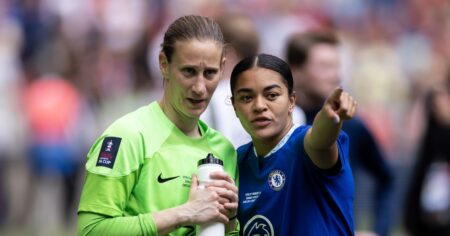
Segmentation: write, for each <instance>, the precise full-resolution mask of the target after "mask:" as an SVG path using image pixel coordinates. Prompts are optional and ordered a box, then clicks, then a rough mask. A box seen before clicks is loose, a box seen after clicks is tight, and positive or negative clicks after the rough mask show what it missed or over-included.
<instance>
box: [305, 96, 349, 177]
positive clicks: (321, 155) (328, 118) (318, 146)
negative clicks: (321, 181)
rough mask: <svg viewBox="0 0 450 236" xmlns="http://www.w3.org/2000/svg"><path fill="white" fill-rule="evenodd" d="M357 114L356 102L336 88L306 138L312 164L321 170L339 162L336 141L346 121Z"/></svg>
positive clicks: (306, 149) (306, 147)
mask: <svg viewBox="0 0 450 236" xmlns="http://www.w3.org/2000/svg"><path fill="white" fill-rule="evenodd" d="M355 112H356V101H355V99H353V97H352V96H350V94H348V93H347V92H344V91H343V90H342V88H336V89H335V90H334V92H333V94H331V96H329V97H328V98H327V100H326V101H325V103H324V105H323V107H322V109H321V110H320V111H319V113H317V115H316V117H315V119H314V122H313V124H312V127H311V129H309V130H308V133H307V134H306V136H305V141H304V144H303V145H304V147H305V151H306V153H307V154H308V156H309V157H310V158H311V160H312V162H313V163H314V164H315V165H316V166H317V167H319V168H321V169H330V168H332V167H333V166H334V165H335V164H336V163H337V161H338V158H339V157H338V149H337V144H336V140H337V138H338V136H339V133H340V132H341V127H342V123H343V121H344V120H348V119H351V118H352V117H353V116H354V115H355Z"/></svg>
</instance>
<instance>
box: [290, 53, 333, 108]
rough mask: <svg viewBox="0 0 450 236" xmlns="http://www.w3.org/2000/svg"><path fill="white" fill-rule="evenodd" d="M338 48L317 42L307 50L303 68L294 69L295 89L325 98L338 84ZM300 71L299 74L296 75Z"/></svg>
mask: <svg viewBox="0 0 450 236" xmlns="http://www.w3.org/2000/svg"><path fill="white" fill-rule="evenodd" d="M339 66H340V64H339V53H338V49H337V48H336V47H335V46H333V45H329V44H317V45H315V46H313V47H312V48H311V49H310V51H309V58H308V61H307V63H306V64H305V65H304V67H303V68H301V69H297V70H295V72H293V73H296V74H297V75H294V78H295V82H294V84H295V85H296V87H295V90H296V91H305V92H306V93H307V94H309V95H310V96H314V97H316V98H318V99H326V98H327V97H328V96H329V95H330V94H331V93H332V91H333V90H334V89H335V88H336V87H337V86H339V85H340V82H341V81H340V78H339ZM298 73H300V75H298Z"/></svg>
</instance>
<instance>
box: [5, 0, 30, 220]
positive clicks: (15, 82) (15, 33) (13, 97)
mask: <svg viewBox="0 0 450 236" xmlns="http://www.w3.org/2000/svg"><path fill="white" fill-rule="evenodd" d="M22 43H23V35H22V32H21V30H20V26H19V24H18V23H17V22H16V21H14V19H13V18H12V17H11V16H10V15H9V9H8V8H7V4H6V2H4V1H1V2H0V94H1V97H2V98H1V99H0V130H1V132H0V227H1V226H2V225H3V224H6V223H8V220H9V219H8V216H9V215H10V214H11V212H12V211H13V210H14V209H11V208H12V204H11V202H12V199H11V198H12V196H11V194H10V188H9V185H10V181H9V180H10V179H9V176H8V171H9V170H10V169H11V166H12V165H14V164H16V162H18V161H19V160H20V156H21V152H22V145H23V143H22V142H21V139H22V138H23V131H24V127H23V114H22V112H21V107H20V105H19V102H18V101H19V97H20V85H21V83H22V80H21V74H22V72H21V69H22V68H21V64H20V58H19V55H20V53H19V52H20V48H21V46H22Z"/></svg>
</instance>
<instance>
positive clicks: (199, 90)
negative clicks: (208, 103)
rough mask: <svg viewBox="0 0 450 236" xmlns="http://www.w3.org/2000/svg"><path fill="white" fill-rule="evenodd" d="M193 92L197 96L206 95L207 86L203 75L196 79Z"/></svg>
mask: <svg viewBox="0 0 450 236" xmlns="http://www.w3.org/2000/svg"><path fill="white" fill-rule="evenodd" d="M192 92H193V93H194V94H195V95H197V96H203V94H205V93H206V84H205V78H203V76H202V75H200V76H198V77H197V78H196V79H195V82H194V84H193V86H192Z"/></svg>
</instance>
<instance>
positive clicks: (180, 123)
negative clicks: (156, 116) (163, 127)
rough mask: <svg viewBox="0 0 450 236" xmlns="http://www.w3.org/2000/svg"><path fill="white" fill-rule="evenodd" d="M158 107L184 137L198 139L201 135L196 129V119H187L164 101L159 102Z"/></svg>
mask: <svg viewBox="0 0 450 236" xmlns="http://www.w3.org/2000/svg"><path fill="white" fill-rule="evenodd" d="M159 106H160V107H161V110H162V111H163V112H164V114H165V115H166V116H167V117H168V118H169V120H170V121H172V122H173V123H174V124H175V126H176V127H177V128H178V129H180V130H181V132H183V133H184V134H185V135H186V136H189V137H200V136H201V133H200V130H199V128H198V118H189V117H186V116H184V115H182V114H180V113H179V112H178V111H176V110H175V109H174V108H173V107H172V106H171V105H170V104H169V103H167V102H165V100H164V99H162V100H161V101H159Z"/></svg>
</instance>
